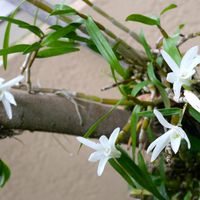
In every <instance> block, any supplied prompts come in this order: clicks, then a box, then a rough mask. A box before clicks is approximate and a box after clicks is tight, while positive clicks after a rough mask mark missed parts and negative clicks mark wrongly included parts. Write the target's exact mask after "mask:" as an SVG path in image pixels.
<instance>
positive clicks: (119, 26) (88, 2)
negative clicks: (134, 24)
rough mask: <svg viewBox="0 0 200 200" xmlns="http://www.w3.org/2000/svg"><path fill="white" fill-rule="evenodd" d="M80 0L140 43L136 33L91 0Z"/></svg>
mask: <svg viewBox="0 0 200 200" xmlns="http://www.w3.org/2000/svg"><path fill="white" fill-rule="evenodd" d="M82 1H84V2H85V3H86V4H87V5H88V6H90V7H92V8H93V9H94V10H95V11H96V12H97V13H99V14H100V15H102V16H103V17H105V18H106V19H107V20H109V21H110V22H111V23H112V24H114V25H115V26H117V27H118V28H119V29H121V30H122V31H124V32H125V33H128V34H129V35H130V36H131V37H132V38H133V39H134V40H135V41H137V42H138V43H140V39H139V37H138V35H137V33H135V32H133V31H131V30H130V29H129V28H128V27H126V26H124V25H123V24H122V23H120V22H119V21H117V20H116V19H115V18H114V17H112V16H110V15H109V14H108V13H106V12H105V11H104V10H102V9H101V8H99V7H97V6H96V5H94V4H93V3H92V2H91V1H89V0H82Z"/></svg>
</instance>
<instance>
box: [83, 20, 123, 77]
mask: <svg viewBox="0 0 200 200" xmlns="http://www.w3.org/2000/svg"><path fill="white" fill-rule="evenodd" d="M85 25H86V28H87V31H88V33H89V35H90V36H91V38H92V41H93V42H94V43H95V45H96V47H97V49H98V50H99V52H100V53H101V54H102V56H103V57H104V58H105V59H106V60H107V62H108V63H109V64H110V66H111V70H113V71H116V72H117V73H118V74H119V75H121V76H122V77H124V78H125V76H126V74H125V71H124V69H123V67H122V66H121V65H120V63H119V61H118V60H117V57H116V56H115V54H114V52H113V50H112V48H111V47H110V45H109V44H108V42H107V41H106V39H105V38H104V36H103V34H102V33H101V31H100V30H99V28H98V27H97V25H96V24H95V23H94V21H93V20H92V18H91V17H88V19H87V20H85Z"/></svg>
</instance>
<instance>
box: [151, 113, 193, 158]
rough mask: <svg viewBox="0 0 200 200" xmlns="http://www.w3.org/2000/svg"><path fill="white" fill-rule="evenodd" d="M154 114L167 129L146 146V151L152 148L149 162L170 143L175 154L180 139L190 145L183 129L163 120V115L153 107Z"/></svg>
mask: <svg viewBox="0 0 200 200" xmlns="http://www.w3.org/2000/svg"><path fill="white" fill-rule="evenodd" d="M154 114H155V116H156V118H157V119H158V121H159V122H160V123H161V124H162V125H163V126H164V127H165V128H168V129H169V130H168V131H167V132H166V133H164V134H163V135H161V136H160V137H158V138H157V139H156V140H154V141H153V142H152V143H151V144H150V145H149V147H148V149H147V153H149V152H151V151H152V150H153V153H152V156H151V162H153V161H154V160H155V159H156V158H157V157H158V155H159V154H160V153H161V151H162V150H163V149H164V148H165V147H166V146H167V145H168V144H169V143H170V144H171V148H172V150H173V152H174V153H175V154H176V153H177V152H178V150H179V147H180V144H181V139H184V140H186V142H187V145H188V148H190V147H191V145H190V141H189V139H188V137H187V135H186V133H185V131H184V130H183V129H182V128H181V127H179V126H175V125H172V124H170V123H169V122H168V121H166V120H165V118H164V117H163V115H162V114H161V113H160V112H159V111H158V110H156V109H154Z"/></svg>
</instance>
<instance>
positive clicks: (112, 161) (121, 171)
mask: <svg viewBox="0 0 200 200" xmlns="http://www.w3.org/2000/svg"><path fill="white" fill-rule="evenodd" d="M109 163H110V165H111V166H112V167H113V168H114V169H115V170H116V171H117V172H118V173H119V174H120V175H121V176H122V178H123V179H124V180H125V181H126V182H127V183H128V185H130V186H132V187H135V184H134V182H133V180H132V179H131V177H130V175H129V174H127V172H126V171H125V170H124V169H123V167H121V165H120V164H119V163H118V162H117V161H116V160H115V159H109Z"/></svg>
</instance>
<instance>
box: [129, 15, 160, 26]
mask: <svg viewBox="0 0 200 200" xmlns="http://www.w3.org/2000/svg"><path fill="white" fill-rule="evenodd" d="M126 21H135V22H140V23H143V24H146V25H151V26H159V25H160V19H159V18H156V17H148V16H145V15H140V14H132V15H129V16H128V17H127V18H126Z"/></svg>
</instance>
